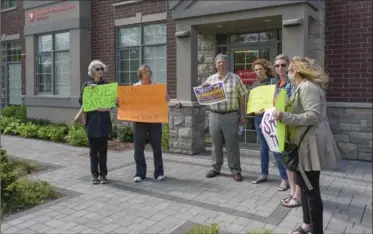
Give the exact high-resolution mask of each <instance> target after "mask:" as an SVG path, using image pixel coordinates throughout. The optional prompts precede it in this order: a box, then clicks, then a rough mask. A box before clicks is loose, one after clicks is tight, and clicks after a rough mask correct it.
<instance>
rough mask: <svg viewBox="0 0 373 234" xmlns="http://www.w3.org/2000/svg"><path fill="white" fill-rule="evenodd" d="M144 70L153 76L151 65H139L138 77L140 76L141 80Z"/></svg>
mask: <svg viewBox="0 0 373 234" xmlns="http://www.w3.org/2000/svg"><path fill="white" fill-rule="evenodd" d="M144 72H147V73H149V75H150V76H152V69H150V67H149V66H148V65H146V64H143V65H141V66H140V67H139V69H137V77H138V78H139V80H141V79H142V74H143V73H144Z"/></svg>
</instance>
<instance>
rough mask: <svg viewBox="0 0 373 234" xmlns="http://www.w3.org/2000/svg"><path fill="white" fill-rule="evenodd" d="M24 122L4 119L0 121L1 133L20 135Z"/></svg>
mask: <svg viewBox="0 0 373 234" xmlns="http://www.w3.org/2000/svg"><path fill="white" fill-rule="evenodd" d="M22 125H23V123H22V121H21V120H19V119H16V118H14V117H2V118H1V119H0V131H1V132H2V133H4V134H8V135H19V134H20V127H21V126H22Z"/></svg>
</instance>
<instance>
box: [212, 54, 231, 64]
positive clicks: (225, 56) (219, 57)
mask: <svg viewBox="0 0 373 234" xmlns="http://www.w3.org/2000/svg"><path fill="white" fill-rule="evenodd" d="M218 60H223V61H228V56H227V55H225V54H218V55H216V57H215V59H214V63H216V62H217V61H218Z"/></svg>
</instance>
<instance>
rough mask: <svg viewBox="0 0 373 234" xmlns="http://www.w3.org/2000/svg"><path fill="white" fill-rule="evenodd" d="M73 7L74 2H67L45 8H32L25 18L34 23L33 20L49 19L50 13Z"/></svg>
mask: <svg viewBox="0 0 373 234" xmlns="http://www.w3.org/2000/svg"><path fill="white" fill-rule="evenodd" d="M74 8H75V4H67V5H63V6H57V7H51V8H47V9H41V10H33V11H30V12H29V13H28V14H27V18H28V21H29V23H34V22H35V21H40V20H47V19H49V16H50V15H51V14H52V13H55V12H62V11H68V10H71V9H74Z"/></svg>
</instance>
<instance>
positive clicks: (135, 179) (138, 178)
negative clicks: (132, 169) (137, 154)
mask: <svg viewBox="0 0 373 234" xmlns="http://www.w3.org/2000/svg"><path fill="white" fill-rule="evenodd" d="M141 181H142V179H141V177H140V176H136V177H134V178H133V182H136V183H138V182H141Z"/></svg>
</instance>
